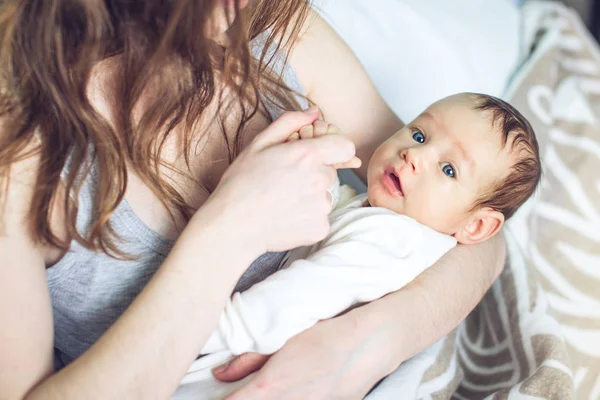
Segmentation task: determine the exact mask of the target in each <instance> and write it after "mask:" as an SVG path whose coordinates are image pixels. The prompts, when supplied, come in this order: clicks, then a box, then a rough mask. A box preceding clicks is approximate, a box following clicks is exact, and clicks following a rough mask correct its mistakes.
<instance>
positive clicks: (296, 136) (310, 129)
mask: <svg viewBox="0 0 600 400" xmlns="http://www.w3.org/2000/svg"><path fill="white" fill-rule="evenodd" d="M341 133H342V131H341V130H340V128H338V127H337V126H336V125H334V124H330V123H327V122H325V121H323V120H320V119H318V120H316V121H315V122H313V123H312V124H310V125H304V126H303V127H302V128H300V130H299V131H298V132H294V133H292V134H291V135H290V137H289V138H288V141H290V140H300V139H314V138H317V137H319V136H324V135H340V134H341ZM361 164H362V162H361V161H360V159H358V158H357V157H354V158H353V159H352V160H350V161H348V162H347V163H342V164H335V165H333V167H335V168H336V169H342V168H358V167H360V166H361Z"/></svg>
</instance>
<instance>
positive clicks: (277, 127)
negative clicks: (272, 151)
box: [251, 107, 319, 150]
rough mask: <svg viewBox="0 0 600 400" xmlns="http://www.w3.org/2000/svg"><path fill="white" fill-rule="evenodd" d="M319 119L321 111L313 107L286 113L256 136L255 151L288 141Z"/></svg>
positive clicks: (253, 145)
mask: <svg viewBox="0 0 600 400" xmlns="http://www.w3.org/2000/svg"><path fill="white" fill-rule="evenodd" d="M317 118H319V109H318V108H317V107H311V108H309V109H308V110H306V111H295V112H286V113H284V114H282V115H281V117H279V118H277V119H276V120H275V121H273V123H272V124H271V125H269V127H268V128H267V129H265V130H264V131H262V132H261V133H260V134H258V135H257V136H256V138H255V139H254V141H253V142H252V145H251V146H252V148H254V150H262V149H265V148H267V147H269V146H273V145H275V144H279V143H283V142H285V141H287V140H288V138H289V137H290V135H291V134H292V133H293V132H297V131H298V130H300V128H302V127H303V126H305V125H309V124H312V123H313V122H315V120H316V119H317Z"/></svg>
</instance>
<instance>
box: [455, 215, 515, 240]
mask: <svg viewBox="0 0 600 400" xmlns="http://www.w3.org/2000/svg"><path fill="white" fill-rule="evenodd" d="M503 224H504V215H503V214H502V213H501V212H499V211H496V210H493V209H491V208H489V207H486V208H482V209H480V210H477V211H476V212H475V213H474V214H473V215H472V216H471V217H470V218H469V219H468V221H467V224H466V225H465V226H464V227H463V228H462V229H461V230H459V231H458V232H456V233H455V234H454V235H453V236H454V238H455V239H456V240H457V241H458V242H459V243H462V244H475V243H479V242H483V241H485V240H487V239H489V238H491V237H492V236H494V235H495V234H496V233H498V231H499V230H500V228H502V225H503Z"/></svg>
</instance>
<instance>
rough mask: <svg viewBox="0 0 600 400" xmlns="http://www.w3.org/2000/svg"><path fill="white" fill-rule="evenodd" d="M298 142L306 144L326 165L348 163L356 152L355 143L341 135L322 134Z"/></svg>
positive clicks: (311, 152)
mask: <svg viewBox="0 0 600 400" xmlns="http://www.w3.org/2000/svg"><path fill="white" fill-rule="evenodd" d="M298 144H299V145H303V146H306V147H307V150H308V152H309V153H310V154H314V155H315V156H317V157H318V158H319V161H320V162H322V163H323V164H325V165H335V164H342V163H347V162H349V161H350V160H352V158H353V157H354V155H355V154H356V149H355V147H354V143H352V141H351V140H349V139H347V138H345V137H343V136H340V135H325V136H320V137H318V138H314V139H311V140H306V141H304V142H299V143H298Z"/></svg>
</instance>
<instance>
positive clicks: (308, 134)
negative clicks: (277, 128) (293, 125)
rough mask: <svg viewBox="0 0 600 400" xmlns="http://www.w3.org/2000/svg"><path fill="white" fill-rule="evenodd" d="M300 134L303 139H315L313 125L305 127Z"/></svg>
mask: <svg viewBox="0 0 600 400" xmlns="http://www.w3.org/2000/svg"><path fill="white" fill-rule="evenodd" d="M299 134H300V138H302V139H312V138H313V137H315V133H314V128H313V126H312V125H305V126H303V127H302V128H300V131H299Z"/></svg>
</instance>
